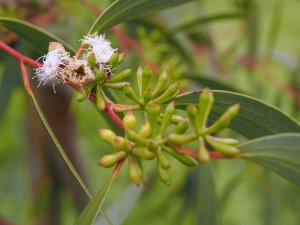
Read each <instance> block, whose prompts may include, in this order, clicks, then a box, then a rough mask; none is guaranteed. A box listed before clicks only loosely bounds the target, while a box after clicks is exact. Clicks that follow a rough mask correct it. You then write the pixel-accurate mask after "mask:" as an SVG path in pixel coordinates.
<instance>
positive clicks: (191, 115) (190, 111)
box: [186, 104, 199, 134]
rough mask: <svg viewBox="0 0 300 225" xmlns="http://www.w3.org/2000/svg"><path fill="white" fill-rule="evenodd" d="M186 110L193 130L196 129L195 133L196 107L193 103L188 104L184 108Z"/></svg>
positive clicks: (197, 129) (196, 126)
mask: <svg viewBox="0 0 300 225" xmlns="http://www.w3.org/2000/svg"><path fill="white" fill-rule="evenodd" d="M186 112H187V114H188V117H189V119H190V122H191V124H192V126H193V127H194V130H195V131H196V133H197V134H199V126H198V112H197V108H196V107H195V106H194V105H192V104H189V105H188V106H187V108H186Z"/></svg>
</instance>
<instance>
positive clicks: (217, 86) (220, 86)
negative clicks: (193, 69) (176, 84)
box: [184, 74, 238, 92]
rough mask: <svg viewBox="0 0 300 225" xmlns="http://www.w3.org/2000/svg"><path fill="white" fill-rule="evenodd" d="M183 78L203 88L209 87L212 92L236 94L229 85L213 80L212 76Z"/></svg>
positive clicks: (199, 75)
mask: <svg viewBox="0 0 300 225" xmlns="http://www.w3.org/2000/svg"><path fill="white" fill-rule="evenodd" d="M184 78H187V79H190V80H192V81H194V82H196V83H197V84H200V85H202V86H203V87H209V88H210V89H214V90H224V91H233V92H237V91H238V90H237V89H236V88H234V87H231V86H230V85H229V84H226V83H225V82H222V81H220V80H219V79H216V78H213V77H212V76H207V75H202V74H189V75H186V76H184Z"/></svg>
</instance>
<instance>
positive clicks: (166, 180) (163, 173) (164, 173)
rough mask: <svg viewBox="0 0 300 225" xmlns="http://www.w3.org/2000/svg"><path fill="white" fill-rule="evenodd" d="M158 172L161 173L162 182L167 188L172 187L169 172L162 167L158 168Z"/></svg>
mask: <svg viewBox="0 0 300 225" xmlns="http://www.w3.org/2000/svg"><path fill="white" fill-rule="evenodd" d="M158 172H159V176H160V180H161V181H162V182H163V183H164V184H166V185H167V186H171V179H170V177H169V175H168V173H167V171H166V170H164V169H163V168H162V167H160V166H158Z"/></svg>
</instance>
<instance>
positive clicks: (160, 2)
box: [89, 0, 194, 33]
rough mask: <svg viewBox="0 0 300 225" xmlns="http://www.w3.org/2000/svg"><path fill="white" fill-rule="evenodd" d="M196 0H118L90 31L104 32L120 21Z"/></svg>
mask: <svg viewBox="0 0 300 225" xmlns="http://www.w3.org/2000/svg"><path fill="white" fill-rule="evenodd" d="M191 1H194V0H168V1H166V0H116V1H114V2H113V3H112V4H111V5H110V6H108V8H107V9H106V10H105V11H104V12H103V13H102V14H101V15H100V16H99V17H98V18H97V20H96V21H95V22H94V24H93V26H92V27H91V29H90V31H89V33H94V32H102V31H103V30H104V29H107V28H110V27H112V26H114V25H116V24H118V23H121V22H125V21H128V20H131V19H133V18H136V17H139V16H145V15H147V14H150V13H153V12H156V11H160V10H163V9H168V8H171V7H174V6H177V5H181V4H185V3H188V2H191Z"/></svg>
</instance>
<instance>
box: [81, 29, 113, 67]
mask: <svg viewBox="0 0 300 225" xmlns="http://www.w3.org/2000/svg"><path fill="white" fill-rule="evenodd" d="M82 43H84V44H88V45H89V53H90V54H94V55H95V57H96V61H97V63H98V64H99V66H100V67H102V66H104V65H103V64H106V63H108V61H109V59H110V57H111V56H112V55H113V54H114V53H115V52H116V51H117V49H113V48H112V47H111V46H110V44H111V43H110V42H109V41H108V40H106V39H105V35H104V34H102V35H98V33H95V34H93V35H88V36H84V37H83V39H82Z"/></svg>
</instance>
